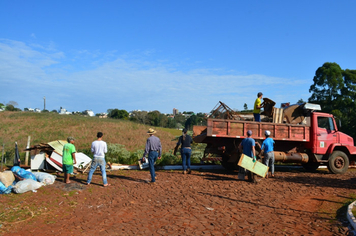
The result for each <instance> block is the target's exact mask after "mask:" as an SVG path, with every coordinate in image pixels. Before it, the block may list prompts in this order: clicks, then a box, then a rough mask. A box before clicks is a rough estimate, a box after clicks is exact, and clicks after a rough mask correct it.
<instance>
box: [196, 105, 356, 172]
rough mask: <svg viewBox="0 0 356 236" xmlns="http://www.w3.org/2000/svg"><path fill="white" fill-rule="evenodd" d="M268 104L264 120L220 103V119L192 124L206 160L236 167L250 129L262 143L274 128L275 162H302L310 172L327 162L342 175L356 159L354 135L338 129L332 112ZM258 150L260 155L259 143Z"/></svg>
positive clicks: (307, 107) (229, 167)
mask: <svg viewBox="0 0 356 236" xmlns="http://www.w3.org/2000/svg"><path fill="white" fill-rule="evenodd" d="M266 101H267V103H268V102H269V101H271V100H269V99H266V100H265V102H266ZM220 103H221V102H220ZM272 104H273V103H272ZM269 105H270V106H268V104H267V105H265V119H264V120H262V122H255V121H249V120H246V119H244V118H243V117H241V116H240V115H236V114H237V113H235V114H234V112H233V111H232V110H231V109H229V108H228V107H227V106H226V105H225V104H223V103H221V106H220V107H219V108H221V107H222V108H224V109H225V110H224V111H222V110H221V109H220V110H219V109H218V112H217V113H218V114H219V116H220V117H219V118H208V119H207V126H194V127H193V132H194V134H193V137H194V141H195V142H196V143H206V144H207V146H206V148H205V152H204V158H203V159H205V160H219V161H221V164H222V165H223V166H224V167H225V168H226V169H237V163H238V161H239V157H240V156H241V153H239V150H238V146H239V144H240V142H241V141H242V140H243V139H244V138H245V137H246V132H247V131H248V130H251V131H252V132H253V135H252V138H254V139H255V140H256V142H258V143H260V144H261V143H262V142H263V140H264V139H265V136H264V132H265V131H266V130H269V131H271V136H270V137H271V138H273V139H274V141H275V146H274V156H275V161H276V162H284V163H301V164H302V165H303V167H304V168H305V169H307V170H309V171H313V170H316V169H317V168H318V167H319V166H320V165H327V167H328V169H329V171H330V172H332V173H334V174H342V173H345V172H346V171H347V169H348V167H349V163H350V162H351V161H354V160H355V159H356V147H355V146H354V140H353V138H352V137H350V136H348V135H346V134H344V133H342V132H340V131H339V130H338V128H337V126H336V122H335V119H334V117H333V115H331V114H327V113H321V112H317V111H316V110H320V106H319V105H315V104H308V103H305V104H299V105H294V106H289V107H287V108H284V109H283V108H277V109H276V108H274V104H273V105H271V103H269ZM266 107H269V108H268V109H266ZM215 111H217V110H215ZM262 114H263V113H262ZM266 114H267V115H266ZM213 117H214V116H213ZM221 117H222V118H221ZM278 120H279V121H278ZM276 122H278V123H276ZM256 153H257V154H260V148H259V145H256Z"/></svg>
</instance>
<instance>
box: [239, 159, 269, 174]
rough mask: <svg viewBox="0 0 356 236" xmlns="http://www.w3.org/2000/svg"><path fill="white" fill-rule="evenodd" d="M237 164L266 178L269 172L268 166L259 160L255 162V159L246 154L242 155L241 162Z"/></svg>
mask: <svg viewBox="0 0 356 236" xmlns="http://www.w3.org/2000/svg"><path fill="white" fill-rule="evenodd" d="M237 165H239V166H241V167H242V168H245V169H247V170H249V171H251V172H253V173H255V174H257V175H259V176H261V177H263V178H265V177H266V174H267V173H268V166H266V165H264V164H262V163H261V162H259V161H256V162H253V159H252V158H251V157H249V156H247V155H244V154H242V155H241V157H240V160H239V163H238V164H237Z"/></svg>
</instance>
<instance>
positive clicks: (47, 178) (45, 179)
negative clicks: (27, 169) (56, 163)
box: [32, 172, 56, 185]
mask: <svg viewBox="0 0 356 236" xmlns="http://www.w3.org/2000/svg"><path fill="white" fill-rule="evenodd" d="M32 174H34V176H36V179H37V181H38V182H41V183H43V184H44V185H49V184H54V181H55V180H56V176H54V175H51V174H48V173H44V172H32Z"/></svg>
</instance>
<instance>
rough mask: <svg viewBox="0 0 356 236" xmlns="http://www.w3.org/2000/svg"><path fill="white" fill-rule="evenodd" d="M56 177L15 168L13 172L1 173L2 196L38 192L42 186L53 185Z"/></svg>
mask: <svg viewBox="0 0 356 236" xmlns="http://www.w3.org/2000/svg"><path fill="white" fill-rule="evenodd" d="M55 179H56V176H54V175H51V174H48V173H44V172H30V171H26V170H25V169H23V168H21V167H19V166H14V167H12V168H11V171H10V170H8V171H4V172H0V194H9V193H11V192H15V193H25V192H28V191H36V189H39V188H40V187H42V186H45V185H49V184H53V183H54V181H55Z"/></svg>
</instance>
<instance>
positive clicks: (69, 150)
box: [62, 137, 77, 184]
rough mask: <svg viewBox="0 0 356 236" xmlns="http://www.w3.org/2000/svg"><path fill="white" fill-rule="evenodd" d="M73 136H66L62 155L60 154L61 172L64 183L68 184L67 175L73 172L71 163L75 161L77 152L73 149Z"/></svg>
mask: <svg viewBox="0 0 356 236" xmlns="http://www.w3.org/2000/svg"><path fill="white" fill-rule="evenodd" d="M74 140H75V139H74V138H73V137H68V138H67V142H68V143H66V144H64V146H63V156H62V164H63V166H62V168H63V173H64V179H63V181H64V183H66V184H69V183H70V180H69V176H70V174H71V173H73V164H76V163H77V161H76V159H75V153H76V152H77V151H76V150H75V146H74Z"/></svg>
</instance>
